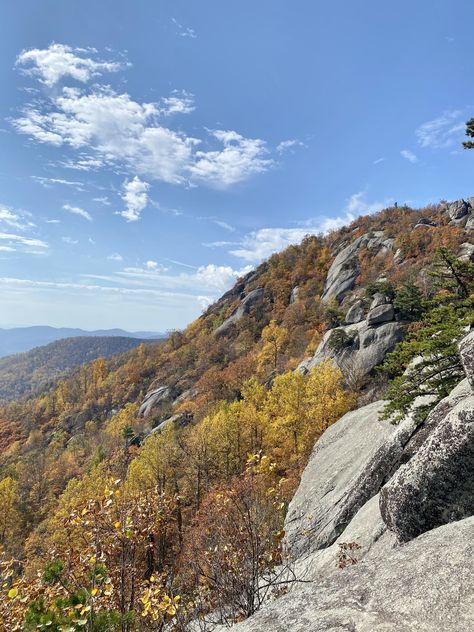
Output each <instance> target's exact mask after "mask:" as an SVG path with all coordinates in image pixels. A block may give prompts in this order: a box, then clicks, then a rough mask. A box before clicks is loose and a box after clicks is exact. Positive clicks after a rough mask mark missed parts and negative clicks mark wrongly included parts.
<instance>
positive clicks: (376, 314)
mask: <svg viewBox="0 0 474 632" xmlns="http://www.w3.org/2000/svg"><path fill="white" fill-rule="evenodd" d="M394 316H395V310H394V309H393V305H392V304H391V303H388V304H386V305H378V306H376V307H374V308H373V309H371V310H370V312H369V313H368V314H367V324H368V325H377V324H379V323H388V322H390V321H392V320H393V318H394Z"/></svg>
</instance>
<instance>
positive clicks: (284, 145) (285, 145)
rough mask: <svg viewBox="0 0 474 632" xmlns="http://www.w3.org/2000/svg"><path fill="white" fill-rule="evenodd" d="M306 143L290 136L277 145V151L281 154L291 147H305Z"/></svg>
mask: <svg viewBox="0 0 474 632" xmlns="http://www.w3.org/2000/svg"><path fill="white" fill-rule="evenodd" d="M304 146H305V144H304V143H302V142H301V141H300V140H298V139H297V138H289V139H288V140H282V141H281V143H279V144H278V145H277V148H276V149H277V152H278V153H279V154H283V153H284V152H285V151H288V150H289V149H294V148H295V147H304Z"/></svg>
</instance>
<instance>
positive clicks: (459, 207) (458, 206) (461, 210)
mask: <svg viewBox="0 0 474 632" xmlns="http://www.w3.org/2000/svg"><path fill="white" fill-rule="evenodd" d="M469 210H470V206H469V203H468V202H466V201H465V200H456V201H455V202H451V204H448V205H447V207H446V213H447V214H448V215H449V217H450V218H451V219H452V220H457V219H461V218H463V217H464V216H465V215H467V214H468V213H469Z"/></svg>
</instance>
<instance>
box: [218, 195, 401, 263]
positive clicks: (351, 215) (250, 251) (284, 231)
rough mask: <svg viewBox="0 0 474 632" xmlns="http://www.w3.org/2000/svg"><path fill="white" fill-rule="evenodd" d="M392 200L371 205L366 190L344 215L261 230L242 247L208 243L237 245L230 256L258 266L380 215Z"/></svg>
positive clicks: (350, 201)
mask: <svg viewBox="0 0 474 632" xmlns="http://www.w3.org/2000/svg"><path fill="white" fill-rule="evenodd" d="M391 202H392V201H391V200H388V199H387V200H384V201H381V202H377V201H375V202H370V201H368V200H367V195H366V192H365V191H360V192H358V193H354V194H353V195H351V197H350V198H349V199H348V200H347V202H346V205H345V208H344V211H343V214H342V215H340V216H336V217H319V218H312V219H309V220H307V221H306V222H304V223H303V225H302V226H301V227H300V228H260V229H259V230H256V231H252V232H251V233H249V234H247V235H245V236H244V237H243V238H242V239H241V241H240V242H239V243H238V244H235V243H232V242H225V241H224V242H213V243H211V244H206V245H208V246H211V247H228V246H235V245H237V247H234V248H232V249H231V250H229V252H230V254H232V255H234V256H235V257H239V258H240V259H244V260H245V261H249V262H253V263H258V262H259V261H262V260H263V259H267V258H268V257H269V256H270V255H272V254H273V253H275V252H279V251H281V250H283V249H284V248H286V247H287V246H289V245H290V244H297V243H300V242H301V241H302V239H303V238H304V237H306V236H307V235H317V234H323V233H327V232H329V231H331V230H335V229H337V228H340V227H341V226H344V225H346V224H350V223H351V222H352V221H354V219H355V218H356V217H357V216H359V215H366V214H371V213H376V212H377V211H380V210H381V209H383V208H385V207H387V206H390V204H391Z"/></svg>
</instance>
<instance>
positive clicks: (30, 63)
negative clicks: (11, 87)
mask: <svg viewBox="0 0 474 632" xmlns="http://www.w3.org/2000/svg"><path fill="white" fill-rule="evenodd" d="M16 63H17V65H18V66H20V67H21V68H22V71H23V73H24V74H27V75H30V76H33V77H37V78H38V79H39V80H40V81H41V83H43V84H45V85H46V86H48V87H50V88H51V87H53V86H54V85H55V84H56V83H58V82H59V81H61V79H62V78H63V77H70V78H72V79H75V80H76V81H80V82H81V83H86V82H87V81H89V80H90V79H92V78H93V77H97V76H99V75H101V74H103V73H104V72H118V71H119V70H122V69H123V68H125V67H126V66H127V65H128V64H127V63H126V62H118V61H103V60H100V59H97V51H96V50H95V49H93V48H72V47H71V46H66V45H64V44H50V46H48V48H44V49H39V48H30V49H28V50H23V51H22V52H21V53H20V54H19V55H18V57H17V60H16Z"/></svg>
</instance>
